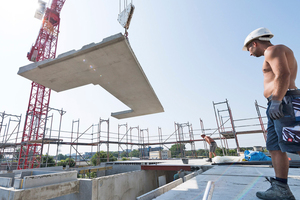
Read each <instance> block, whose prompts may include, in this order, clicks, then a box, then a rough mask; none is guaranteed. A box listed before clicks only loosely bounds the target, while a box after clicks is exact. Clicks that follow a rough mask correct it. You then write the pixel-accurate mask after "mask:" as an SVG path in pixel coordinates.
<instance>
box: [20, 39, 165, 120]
mask: <svg viewBox="0 0 300 200" xmlns="http://www.w3.org/2000/svg"><path fill="white" fill-rule="evenodd" d="M18 74H19V75H20V76H23V77H25V78H27V79H29V80H32V81H34V82H36V83H39V84H41V85H43V86H45V87H47V88H50V89H52V90H54V91H56V92H61V91H65V90H69V89H72V88H76V87H80V86H83V85H87V84H94V85H100V86H101V87H103V88H104V89H105V90H106V91H108V92H109V93H110V94H112V95H113V96H115V97H116V98H117V99H119V100H120V101H121V102H123V103H124V104H125V105H127V106H128V107H129V108H130V110H127V111H122V112H117V113H112V116H113V117H115V118H117V119H123V118H128V117H135V116H140V115H146V114H153V113H159V112H163V111H164V109H163V107H162V105H161V103H160V101H159V99H158V98H157V96H156V94H155V92H154V90H153V88H152V86H151V84H150V82H149V81H148V79H147V77H146V75H145V73H144V71H143V69H142V67H141V65H140V63H139V62H138V60H137V58H136V56H135V54H134V52H133V50H132V49H131V47H130V45H129V42H128V41H127V39H126V38H125V37H124V36H123V35H122V34H121V33H119V34H116V35H113V36H110V37H108V38H105V39H103V41H101V42H99V43H96V44H95V43H92V44H89V45H86V46H83V47H82V48H81V49H80V50H77V51H75V50H72V51H69V52H66V53H64V54H61V55H59V56H58V57H57V58H55V59H48V60H44V61H41V62H36V63H32V64H29V65H26V66H23V67H20V69H19V71H18Z"/></svg>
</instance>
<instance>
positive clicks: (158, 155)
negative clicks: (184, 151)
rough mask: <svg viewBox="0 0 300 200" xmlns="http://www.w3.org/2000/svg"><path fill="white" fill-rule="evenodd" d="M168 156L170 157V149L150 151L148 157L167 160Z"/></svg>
mask: <svg viewBox="0 0 300 200" xmlns="http://www.w3.org/2000/svg"><path fill="white" fill-rule="evenodd" d="M169 158H171V151H167V150H162V151H150V155H149V159H159V160H160V159H162V160H167V159H169Z"/></svg>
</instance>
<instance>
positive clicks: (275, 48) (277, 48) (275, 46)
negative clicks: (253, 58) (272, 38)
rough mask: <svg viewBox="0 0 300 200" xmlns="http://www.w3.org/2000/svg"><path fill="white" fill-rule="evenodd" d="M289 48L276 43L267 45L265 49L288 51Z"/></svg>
mask: <svg viewBox="0 0 300 200" xmlns="http://www.w3.org/2000/svg"><path fill="white" fill-rule="evenodd" d="M290 50H291V49H290V48H289V47H287V46H285V45H283V44H277V45H273V46H269V47H268V48H267V49H266V53H270V52H276V51H290Z"/></svg>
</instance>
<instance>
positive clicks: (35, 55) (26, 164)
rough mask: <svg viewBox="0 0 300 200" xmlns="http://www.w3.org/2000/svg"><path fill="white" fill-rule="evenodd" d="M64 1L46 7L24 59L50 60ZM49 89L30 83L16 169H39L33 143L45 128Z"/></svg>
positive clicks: (38, 148) (38, 149)
mask: <svg viewBox="0 0 300 200" xmlns="http://www.w3.org/2000/svg"><path fill="white" fill-rule="evenodd" d="M65 1H66V0H53V1H52V4H51V7H50V8H46V11H45V15H44V18H43V22H42V27H41V29H40V32H39V35H38V37H37V39H36V42H35V44H34V45H33V46H32V47H31V50H30V52H28V54H27V58H28V59H29V60H30V61H33V62H39V61H43V60H46V59H50V58H52V59H54V58H55V56H56V48H57V41H58V33H59V24H60V11H61V9H62V7H63V5H64V3H65ZM50 94H51V89H49V88H46V87H45V86H42V85H40V84H38V83H35V82H32V84H31V92H30V97H29V104H28V109H27V113H26V119H25V125H24V130H23V135H22V142H21V149H20V152H19V160H18V169H27V168H34V167H39V166H40V163H41V159H40V158H41V157H42V152H43V145H42V144H41V143H37V140H41V139H43V136H44V134H45V129H46V121H47V115H48V108H49V101H50Z"/></svg>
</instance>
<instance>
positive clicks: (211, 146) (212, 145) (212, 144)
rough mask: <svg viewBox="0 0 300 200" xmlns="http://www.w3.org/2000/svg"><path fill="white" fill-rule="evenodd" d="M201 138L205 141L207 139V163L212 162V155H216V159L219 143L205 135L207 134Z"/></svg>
mask: <svg viewBox="0 0 300 200" xmlns="http://www.w3.org/2000/svg"><path fill="white" fill-rule="evenodd" d="M201 137H202V138H203V139H205V141H206V142H207V143H208V144H209V158H208V160H206V161H207V162H212V160H211V159H212V154H214V156H215V157H216V156H217V155H216V153H215V151H216V149H217V147H218V146H217V143H216V142H215V141H214V140H213V139H212V138H211V137H209V136H207V135H205V134H202V135H201Z"/></svg>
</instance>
